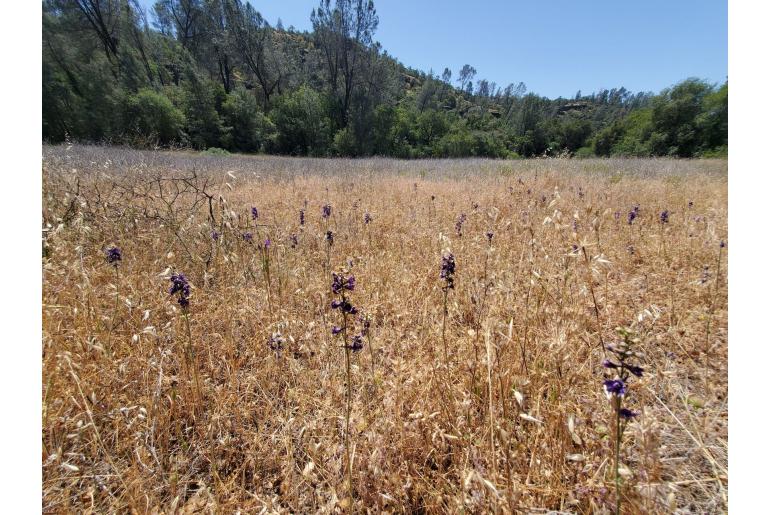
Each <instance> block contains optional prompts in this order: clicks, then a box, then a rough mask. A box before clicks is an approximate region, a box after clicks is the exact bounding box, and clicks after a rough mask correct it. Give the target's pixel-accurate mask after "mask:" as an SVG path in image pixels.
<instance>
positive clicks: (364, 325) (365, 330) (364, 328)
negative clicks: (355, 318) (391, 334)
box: [361, 315, 372, 336]
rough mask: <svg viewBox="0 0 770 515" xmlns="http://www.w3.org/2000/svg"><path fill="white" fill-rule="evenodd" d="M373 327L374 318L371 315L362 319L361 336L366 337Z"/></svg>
mask: <svg viewBox="0 0 770 515" xmlns="http://www.w3.org/2000/svg"><path fill="white" fill-rule="evenodd" d="M371 325H372V318H371V316H370V315H366V316H362V317H361V335H363V336H366V335H367V334H369V327H370V326H371Z"/></svg>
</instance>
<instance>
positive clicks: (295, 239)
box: [290, 234, 299, 248]
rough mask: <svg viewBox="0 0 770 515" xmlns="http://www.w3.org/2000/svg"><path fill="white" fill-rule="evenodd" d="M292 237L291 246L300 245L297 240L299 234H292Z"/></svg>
mask: <svg viewBox="0 0 770 515" xmlns="http://www.w3.org/2000/svg"><path fill="white" fill-rule="evenodd" d="M290 239H291V248H296V247H297V245H299V241H298V240H297V235H296V234H292V235H291V237H290Z"/></svg>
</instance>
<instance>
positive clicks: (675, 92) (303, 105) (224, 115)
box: [42, 0, 728, 158]
mask: <svg viewBox="0 0 770 515" xmlns="http://www.w3.org/2000/svg"><path fill="white" fill-rule="evenodd" d="M136 5H137V4H136V3H135V2H122V1H121V2H89V3H88V10H89V12H91V11H92V12H91V14H92V15H93V16H91V17H90V18H89V17H88V16H86V14H85V12H84V11H83V10H82V9H81V8H80V7H79V6H78V3H77V2H73V1H69V0H67V1H65V0H46V1H44V2H43V56H42V57H43V63H42V71H43V73H42V76H43V88H42V89H43V98H42V102H43V119H42V135H43V138H44V139H46V140H49V141H63V140H64V139H65V138H70V139H74V140H85V141H93V142H114V143H128V144H131V145H136V146H150V145H157V144H160V145H175V144H183V145H190V146H192V147H194V148H196V149H207V148H223V149H226V150H228V151H231V152H250V153H255V152H274V153H281V154H289V155H314V156H326V155H340V156H366V155H383V156H395V157H402V158H418V157H468V156H484V157H499V158H506V157H511V156H516V157H519V156H521V157H532V156H555V155H574V156H579V157H585V156H589V155H596V156H612V155H634V156H648V155H671V156H682V157H692V156H722V155H726V154H727V125H728V124H727V122H728V120H727V117H728V111H727V95H728V89H727V84H723V85H721V86H720V87H718V88H717V87H715V86H714V85H711V84H708V83H706V82H704V81H701V80H698V79H688V80H685V81H683V82H681V83H679V84H676V85H675V86H673V87H672V88H669V89H667V90H664V91H663V92H661V94H660V95H657V96H654V95H652V94H650V93H637V94H632V93H631V92H629V91H628V90H626V89H625V88H622V87H621V88H614V89H611V90H601V91H598V92H596V93H592V94H589V95H584V94H580V93H579V94H577V95H575V97H574V98H573V99H564V98H558V99H548V98H545V97H541V96H538V95H536V94H532V93H529V94H527V88H526V86H525V85H524V83H521V82H520V83H518V84H509V85H508V86H506V87H499V88H498V87H497V85H495V84H494V83H491V82H489V81H488V80H486V79H484V78H480V77H477V76H476V74H477V72H476V69H475V68H474V67H473V66H472V65H471V64H466V65H464V66H463V67H462V68H461V69H460V70H457V71H456V75H455V77H456V78H455V79H454V80H453V79H452V77H453V74H452V71H451V70H448V69H446V70H444V73H443V74H442V75H441V77H438V76H435V75H433V74H432V73H431V74H426V73H424V72H421V71H419V70H414V69H410V68H406V67H405V66H403V65H402V64H400V63H399V62H398V61H397V60H395V59H394V58H393V57H391V56H389V55H387V53H385V52H383V51H382V49H381V48H380V46H379V44H378V43H376V41H375V40H374V34H375V31H376V30H377V28H378V25H379V18H378V16H377V12H376V9H375V7H374V4H373V3H372V2H368V1H367V2H363V3H361V4H360V7H361V8H360V10H359V9H358V5H359V4H358V3H357V2H356V1H353V0H333V1H331V0H330V1H328V2H327V1H326V0H323V1H322V2H321V4H320V5H319V7H318V8H316V9H315V10H314V11H313V13H312V14H311V21H312V24H313V32H311V33H306V32H305V33H300V32H297V31H295V30H284V29H283V28H280V27H276V28H273V27H270V25H269V24H268V23H267V22H266V21H265V20H264V19H263V18H262V16H261V15H260V14H259V13H258V12H257V11H256V9H255V8H254V7H253V6H252V5H251V4H250V3H249V2H245V1H243V0H211V1H208V0H207V1H202V0H195V1H181V0H159V1H157V2H156V4H155V6H154V8H153V10H154V13H155V15H156V16H155V21H154V22H153V28H150V27H147V26H146V25H145V23H144V21H143V18H142V16H141V15H140V13H138V12H137V11H136V10H135V9H136ZM99 20H106V22H105V23H100V21H99Z"/></svg>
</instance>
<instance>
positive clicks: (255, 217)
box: [251, 207, 259, 220]
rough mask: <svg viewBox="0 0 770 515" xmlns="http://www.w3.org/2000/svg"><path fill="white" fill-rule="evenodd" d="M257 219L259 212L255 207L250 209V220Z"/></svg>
mask: <svg viewBox="0 0 770 515" xmlns="http://www.w3.org/2000/svg"><path fill="white" fill-rule="evenodd" d="M257 218H259V211H257V208H256V207H252V208H251V219H252V220H256V219H257Z"/></svg>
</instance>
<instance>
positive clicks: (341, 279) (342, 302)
mask: <svg viewBox="0 0 770 515" xmlns="http://www.w3.org/2000/svg"><path fill="white" fill-rule="evenodd" d="M355 288H356V278H355V276H353V275H352V274H351V275H349V276H347V277H346V276H345V275H344V274H338V273H336V272H332V284H331V290H332V293H334V295H338V296H339V298H337V299H335V300H333V301H332V304H331V307H332V309H339V310H340V312H341V313H342V320H343V325H342V327H340V326H338V325H335V326H332V335H334V336H336V335H338V334H340V333H343V336H344V332H345V329H346V328H347V327H348V319H347V315H357V314H358V311H359V310H358V308H357V307H355V306H354V305H353V304H351V303H350V301H349V300H348V298H347V297H346V293H347V292H352V291H354V290H355ZM364 320H366V318H364ZM368 329H369V325H368V323H366V324H365V325H364V328H363V329H362V330H361V332H360V334H357V335H355V336H353V338H352V339H351V341H350V343H349V344H348V343H347V342H345V347H347V348H349V349H350V350H352V351H359V350H361V349H362V348H363V347H364V340H363V337H364V335H365V334H366V331H368Z"/></svg>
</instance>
